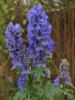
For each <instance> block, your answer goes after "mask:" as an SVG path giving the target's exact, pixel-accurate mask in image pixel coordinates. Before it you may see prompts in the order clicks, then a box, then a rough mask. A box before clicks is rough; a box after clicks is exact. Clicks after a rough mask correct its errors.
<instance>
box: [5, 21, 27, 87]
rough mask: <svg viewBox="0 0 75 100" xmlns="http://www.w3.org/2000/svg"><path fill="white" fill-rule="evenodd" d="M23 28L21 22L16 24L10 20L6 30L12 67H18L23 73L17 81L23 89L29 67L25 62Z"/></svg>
mask: <svg viewBox="0 0 75 100" xmlns="http://www.w3.org/2000/svg"><path fill="white" fill-rule="evenodd" d="M21 30H22V27H21V25H20V24H16V25H14V24H13V23H12V22H10V23H9V24H8V26H7V29H6V31H5V37H6V46H7V48H8V51H9V55H10V57H11V60H12V66H13V67H12V69H16V68H17V69H18V70H19V71H20V73H21V75H20V78H19V80H18V83H17V84H18V87H19V88H20V89H22V86H24V81H22V80H25V76H26V74H27V72H26V70H27V68H28V64H26V63H25V62H26V57H25V52H26V50H27V48H26V46H25V44H24V40H23V39H22V38H21V36H20V32H21ZM23 76H24V78H23ZM22 84H23V85H22Z"/></svg>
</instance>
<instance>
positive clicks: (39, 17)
mask: <svg viewBox="0 0 75 100" xmlns="http://www.w3.org/2000/svg"><path fill="white" fill-rule="evenodd" d="M27 19H28V22H29V23H35V24H41V23H46V20H47V19H48V16H47V14H46V12H45V10H44V8H43V7H42V6H41V5H35V6H34V7H33V8H31V9H30V10H29V12H28V14H27Z"/></svg>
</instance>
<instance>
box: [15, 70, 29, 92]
mask: <svg viewBox="0 0 75 100" xmlns="http://www.w3.org/2000/svg"><path fill="white" fill-rule="evenodd" d="M27 76H28V70H24V71H22V72H21V73H20V77H19V79H18V81H17V85H18V88H19V89H20V90H24V88H25V85H26V78H27Z"/></svg>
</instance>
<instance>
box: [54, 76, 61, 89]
mask: <svg viewBox="0 0 75 100" xmlns="http://www.w3.org/2000/svg"><path fill="white" fill-rule="evenodd" d="M53 84H54V86H56V87H59V86H60V84H61V77H60V76H58V77H56V79H55V80H54V82H53Z"/></svg>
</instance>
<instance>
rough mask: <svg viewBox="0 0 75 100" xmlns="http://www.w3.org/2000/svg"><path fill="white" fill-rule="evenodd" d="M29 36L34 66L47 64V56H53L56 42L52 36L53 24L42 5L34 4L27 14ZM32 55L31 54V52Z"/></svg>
mask: <svg viewBox="0 0 75 100" xmlns="http://www.w3.org/2000/svg"><path fill="white" fill-rule="evenodd" d="M27 19H28V27H27V33H28V34H27V38H28V40H29V46H30V50H32V53H31V56H32V59H33V62H32V63H33V66H37V65H38V66H40V67H45V66H46V58H47V57H48V56H52V54H53V51H54V46H55V43H54V41H53V40H52V38H51V35H50V33H51V31H52V25H51V24H49V22H48V16H47V15H46V13H45V10H44V8H43V7H42V6H41V5H36V6H34V7H33V8H32V9H31V10H30V11H29V12H28V14H27ZM29 56H30V54H29Z"/></svg>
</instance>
